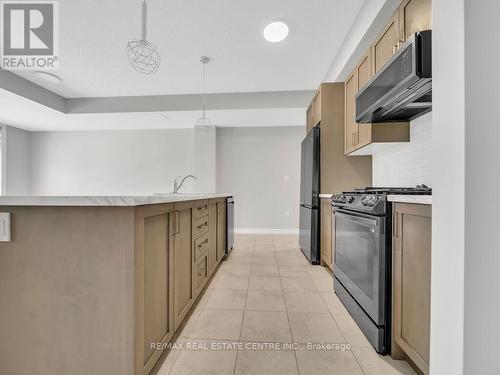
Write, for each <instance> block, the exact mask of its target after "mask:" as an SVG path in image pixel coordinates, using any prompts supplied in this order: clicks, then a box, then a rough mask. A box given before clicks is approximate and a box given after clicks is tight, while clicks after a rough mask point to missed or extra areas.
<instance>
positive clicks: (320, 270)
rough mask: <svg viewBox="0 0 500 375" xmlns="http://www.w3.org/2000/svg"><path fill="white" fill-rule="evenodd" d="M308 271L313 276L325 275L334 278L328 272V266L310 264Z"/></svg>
mask: <svg viewBox="0 0 500 375" xmlns="http://www.w3.org/2000/svg"><path fill="white" fill-rule="evenodd" d="M306 269H307V273H308V274H309V276H311V277H313V278H316V277H325V278H328V277H329V278H330V279H332V275H330V274H329V273H328V271H327V270H326V267H323V266H319V265H318V266H312V265H311V266H310V267H307V268H306Z"/></svg>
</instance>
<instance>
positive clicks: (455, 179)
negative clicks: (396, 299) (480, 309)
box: [430, 0, 498, 375]
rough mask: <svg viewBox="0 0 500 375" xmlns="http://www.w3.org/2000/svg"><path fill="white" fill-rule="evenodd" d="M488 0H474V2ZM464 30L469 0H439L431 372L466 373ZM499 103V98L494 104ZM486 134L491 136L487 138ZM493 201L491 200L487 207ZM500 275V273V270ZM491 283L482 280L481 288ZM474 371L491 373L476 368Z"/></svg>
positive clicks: (434, 40) (435, 20)
mask: <svg viewBox="0 0 500 375" xmlns="http://www.w3.org/2000/svg"><path fill="white" fill-rule="evenodd" d="M482 3H483V2H482V1H474V6H476V5H477V6H480V5H479V4H482ZM484 24H485V25H486V24H487V23H486V22H484ZM494 24H495V25H496V22H494ZM491 26H492V27H493V25H491ZM464 33H465V29H464V0H442V1H433V2H432V54H433V55H432V75H433V78H432V107H433V111H432V117H433V123H434V127H433V133H432V175H433V176H432V182H433V186H432V187H433V197H432V202H433V205H432V277H431V299H432V300H431V344H430V345H431V346H430V374H431V375H441V374H456V375H461V374H463V358H464V336H463V332H464V251H465V248H464V230H465V205H464V204H465V198H464V197H465V190H464V182H465V148H464V145H465V126H466V125H465V110H464V106H465V84H464V82H465V79H464ZM487 34H488V31H487V30H484V33H483V34H482V35H483V37H486V36H487ZM480 45H481V46H482V48H484V49H490V48H492V46H491V45H488V44H486V39H482V40H481V43H480ZM493 71H496V69H494V70H493ZM478 73H479V72H478ZM482 74H485V72H483V73H482ZM483 96H484V95H483ZM496 106H498V103H496V104H494V107H496ZM470 126H472V124H471V125H470ZM484 138H485V140H486V138H487V137H484ZM497 164H498V161H497ZM496 168H497V170H498V165H497V166H496ZM485 186H488V185H485ZM490 204H491V202H488V203H486V204H484V205H481V206H482V207H485V206H488V205H490ZM497 222H498V221H497ZM497 231H498V230H497ZM495 274H498V269H497V270H495ZM497 284H498V283H497ZM491 286H492V285H482V286H481V288H484V287H486V288H488V287H491ZM490 291H492V289H490ZM476 323H479V322H476ZM489 324H490V328H493V327H494V326H495V325H498V324H497V322H496V321H492V322H489ZM484 343H485V342H484V341H483V340H478V341H475V342H471V345H478V346H480V349H479V350H495V351H496V348H495V347H494V346H493V347H491V349H489V348H487V347H486V345H484ZM493 348H495V349H493ZM470 374H471V375H472V374H488V373H487V372H484V371H474V372H471V373H470Z"/></svg>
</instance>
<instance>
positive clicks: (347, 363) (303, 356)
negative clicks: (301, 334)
mask: <svg viewBox="0 0 500 375" xmlns="http://www.w3.org/2000/svg"><path fill="white" fill-rule="evenodd" d="M295 355H296V356H297V364H298V366H299V372H300V375H334V374H335V375H336V374H338V375H363V371H362V370H361V368H360V367H359V365H358V363H357V362H356V359H355V358H354V355H353V354H352V353H351V352H350V351H335V350H296V351H295Z"/></svg>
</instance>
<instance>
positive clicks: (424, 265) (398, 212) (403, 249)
mask: <svg viewBox="0 0 500 375" xmlns="http://www.w3.org/2000/svg"><path fill="white" fill-rule="evenodd" d="M394 206H395V207H394V217H393V239H392V252H393V255H392V259H393V268H392V269H393V292H392V293H393V318H392V320H393V345H392V353H391V354H392V356H393V357H394V358H400V359H402V358H404V355H403V352H404V353H405V354H406V355H407V356H408V357H409V358H410V359H411V360H412V361H413V362H414V363H415V364H416V365H417V366H418V367H419V368H420V370H421V371H422V372H423V373H424V374H428V373H429V343H430V311H431V309H430V304H431V233H432V218H431V210H432V209H431V206H426V205H418V204H401V203H397V204H395V205H394Z"/></svg>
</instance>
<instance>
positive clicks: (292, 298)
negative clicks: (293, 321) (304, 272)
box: [285, 292, 329, 313]
mask: <svg viewBox="0 0 500 375" xmlns="http://www.w3.org/2000/svg"><path fill="white" fill-rule="evenodd" d="M285 301H286V307H287V310H288V311H290V312H315V313H328V312H329V311H328V308H327V307H326V305H325V303H324V302H323V298H321V295H320V294H319V293H310V292H285Z"/></svg>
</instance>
